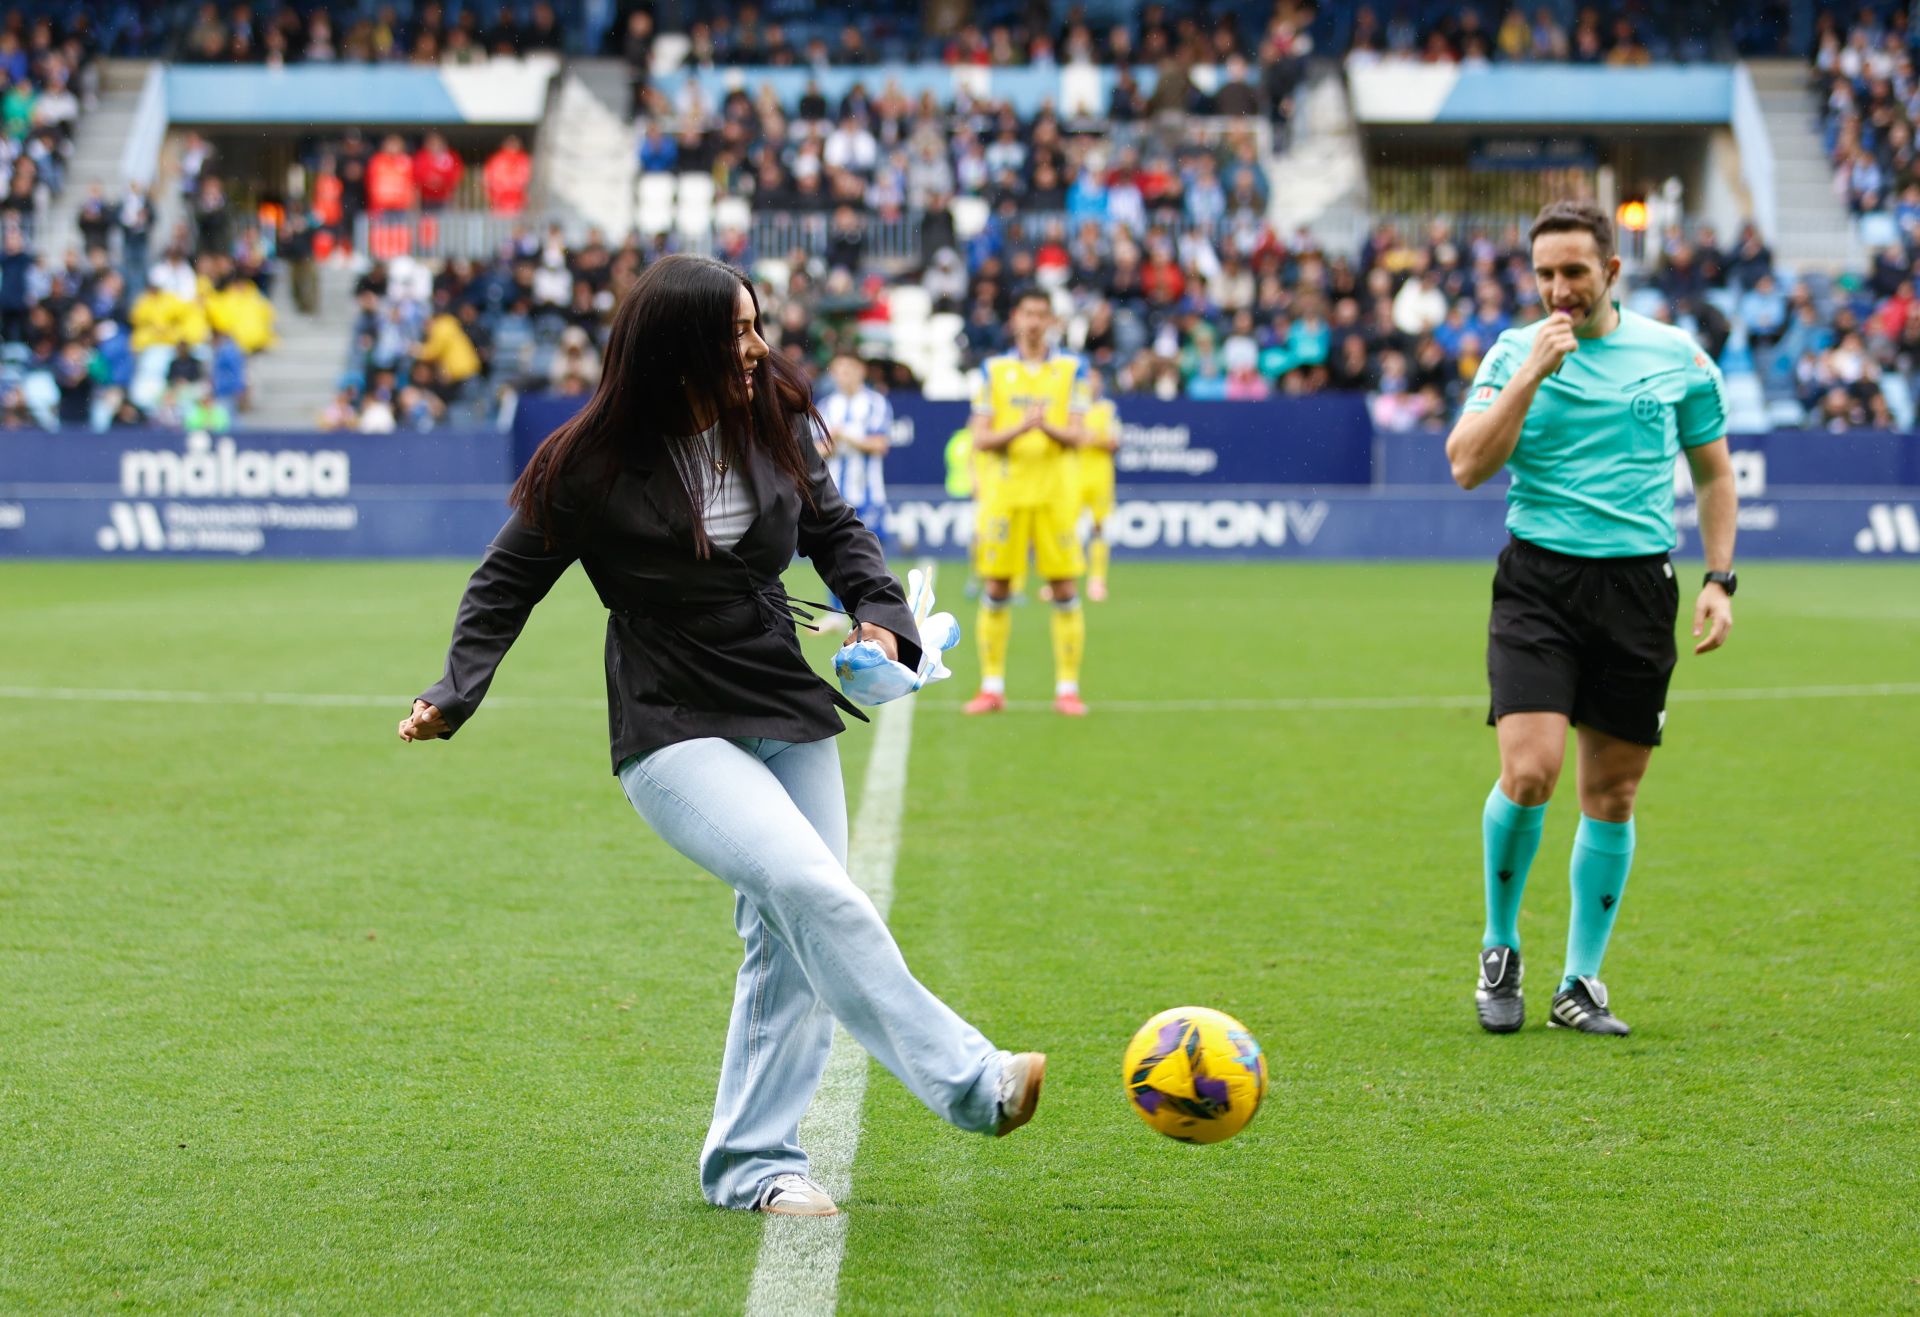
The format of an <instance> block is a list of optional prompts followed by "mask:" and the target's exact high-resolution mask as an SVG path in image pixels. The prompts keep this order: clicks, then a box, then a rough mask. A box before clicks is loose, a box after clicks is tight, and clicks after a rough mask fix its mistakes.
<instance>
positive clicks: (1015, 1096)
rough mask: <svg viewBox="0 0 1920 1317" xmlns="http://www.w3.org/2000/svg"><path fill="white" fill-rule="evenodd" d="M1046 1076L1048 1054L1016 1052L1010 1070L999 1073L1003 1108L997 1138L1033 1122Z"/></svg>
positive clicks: (995, 1131)
mask: <svg viewBox="0 0 1920 1317" xmlns="http://www.w3.org/2000/svg"><path fill="white" fill-rule="evenodd" d="M1046 1077H1047V1054H1046V1053H1045V1052H1017V1053H1015V1054H1014V1055H1013V1056H1011V1057H1009V1058H1008V1059H1007V1068H1006V1069H1004V1070H1002V1071H1001V1072H1000V1084H999V1086H998V1088H996V1089H995V1090H994V1098H995V1100H996V1101H997V1103H998V1105H999V1109H1000V1123H999V1124H998V1125H995V1126H994V1128H993V1136H994V1137H995V1138H996V1139H997V1138H999V1137H1001V1136H1002V1135H1005V1134H1011V1133H1013V1132H1014V1131H1015V1130H1017V1129H1019V1128H1020V1127H1021V1126H1022V1125H1024V1124H1026V1123H1027V1122H1028V1121H1030V1120H1032V1119H1033V1110H1034V1108H1035V1107H1037V1106H1039V1105H1040V1084H1041V1081H1043V1080H1044V1079H1046Z"/></svg>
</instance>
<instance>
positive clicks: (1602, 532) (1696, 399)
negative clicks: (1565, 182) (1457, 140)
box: [1447, 201, 1735, 1034]
mask: <svg viewBox="0 0 1920 1317" xmlns="http://www.w3.org/2000/svg"><path fill="white" fill-rule="evenodd" d="M1528 238H1529V240H1530V241H1531V243H1532V246H1533V269H1534V277H1535V278H1536V279H1537V280H1538V281H1539V287H1540V300H1541V302H1542V303H1543V304H1544V305H1545V306H1546V308H1547V309H1548V312H1549V314H1548V316H1547V318H1546V319H1544V320H1540V321H1537V322H1535V323H1534V324H1531V325H1528V326H1526V327H1524V328H1519V329H1510V330H1508V331H1507V332H1505V333H1504V334H1502V335H1500V337H1499V338H1498V339H1497V340H1496V341H1495V342H1494V345H1493V347H1492V349H1491V350H1490V351H1489V352H1488V353H1487V355H1486V358H1485V359H1484V360H1483V361H1482V362H1481V363H1480V370H1479V373H1478V374H1477V375H1475V377H1474V380H1473V385H1472V388H1471V390H1470V391H1469V393H1468V396H1467V403H1466V406H1465V408H1464V409H1463V412H1462V415H1461V417H1460V422H1459V424H1458V425H1456V426H1454V429H1453V433H1452V434H1451V435H1449V436H1448V437H1447V460H1448V461H1449V462H1450V463H1451V464H1452V467H1453V478H1454V479H1455V480H1456V481H1458V482H1459V483H1460V485H1461V486H1462V487H1463V488H1466V489H1472V488H1474V487H1475V486H1477V485H1479V484H1481V483H1483V482H1484V481H1486V480H1488V479H1490V478H1491V477H1492V476H1493V475H1494V474H1495V473H1496V472H1498V471H1499V470H1500V469H1501V468H1503V467H1504V468H1506V469H1507V470H1508V471H1509V472H1510V473H1511V475H1512V477H1513V483H1512V485H1511V487H1510V488H1509V490H1508V493H1507V529H1508V531H1509V532H1511V534H1512V539H1511V541H1510V542H1509V543H1508V545H1507V547H1506V548H1505V549H1503V550H1502V551H1501V553H1500V561H1499V566H1498V568H1497V569H1496V570H1495V572H1494V578H1493V617H1492V621H1491V623H1490V624H1489V626H1488V629H1487V678H1488V682H1489V684H1490V685H1491V686H1492V688H1493V704H1492V709H1491V711H1490V712H1489V714H1488V716H1487V721H1488V722H1489V723H1491V724H1493V726H1494V727H1495V728H1496V729H1497V732H1498V736H1499V742H1500V781H1499V782H1498V783H1497V784H1496V785H1495V786H1494V788H1493V792H1492V794H1491V795H1489V796H1488V797H1487V804H1486V809H1485V811H1484V814H1483V816H1482V821H1481V829H1482V836H1483V838H1484V841H1485V847H1486V850H1485V862H1486V873H1485V879H1486V898H1487V926H1486V932H1485V934H1484V935H1483V937H1482V938H1481V947H1482V950H1481V952H1480V980H1479V985H1478V988H1477V990H1476V991H1475V993H1474V1000H1475V1003H1476V1005H1477V1006H1478V1009H1479V1015H1480V1026H1481V1027H1482V1028H1483V1029H1486V1030H1488V1031H1489V1032H1492V1033H1511V1032H1513V1031H1514V1030H1516V1029H1518V1028H1520V1026H1521V1024H1522V1023H1523V1022H1524V1020H1525V1016H1526V1008H1525V1003H1524V1001H1523V1000H1522V998H1521V995H1520V934H1519V930H1518V917H1519V913H1520V896H1521V893H1522V892H1523V891H1524V890H1525V888H1526V883H1527V870H1528V867H1529V866H1530V865H1531V864H1532V862H1533V856H1534V852H1535V851H1536V850H1537V849H1539V845H1540V830H1541V825H1542V823H1543V822H1544V819H1545V815H1546V812H1547V802H1548V801H1549V800H1550V799H1551V798H1552V797H1553V788H1554V786H1555V784H1556V783H1557V782H1558V780H1559V777H1560V765H1561V762H1562V760H1563V759H1564V758H1565V757H1566V744H1567V728H1568V726H1569V725H1572V726H1574V727H1576V728H1577V729H1578V745H1579V775H1578V788H1579V793H1580V826H1579V829H1578V831H1577V832H1575V834H1574V841H1573V862H1572V881H1573V913H1572V916H1571V919H1570V921H1569V923H1568V927H1567V960H1566V968H1565V970H1564V972H1563V974H1562V976H1561V978H1560V982H1559V987H1558V990H1557V991H1556V993H1555V995H1554V998H1553V1007H1552V1013H1551V1014H1550V1016H1549V1017H1548V1020H1547V1023H1548V1026H1549V1027H1560V1028H1567V1029H1577V1030H1579V1031H1581V1032H1582V1033H1593V1034H1625V1033H1626V1032H1627V1031H1628V1030H1627V1026H1626V1024H1625V1023H1624V1022H1623V1021H1622V1020H1620V1019H1619V1017H1617V1016H1615V1015H1614V1014H1613V1012H1612V1011H1611V1010H1609V1009H1608V1006H1607V989H1606V986H1605V985H1604V984H1602V983H1601V982H1600V961H1601V958H1602V957H1603V956H1604V955H1605V954H1606V949H1607V938H1608V936H1609V935H1610V934H1611V933H1612V932H1613V921H1614V919H1615V918H1616V917H1617V916H1618V915H1619V913H1620V897H1621V894H1622V892H1623V890H1624V889H1625V887H1626V883H1627V871H1628V869H1629V868H1630V867H1631V866H1632V864H1633V849H1634V832H1633V801H1634V796H1635V794H1636V793H1637V792H1638V790H1639V788H1640V779H1641V778H1643V777H1645V776H1646V772H1647V764H1648V761H1649V760H1650V759H1651V758H1652V756H1653V747H1654V746H1656V745H1658V744H1660V733H1661V730H1662V729H1663V727H1664V726H1665V723H1666V717H1667V715H1666V704H1667V681H1668V678H1669V677H1670V676H1671V675H1672V673H1673V665H1674V658H1675V647H1674V622H1675V619H1676V617H1677V614H1678V612H1679V604H1680V590H1679V584H1678V583H1677V582H1676V581H1675V580H1674V574H1673V563H1672V561H1671V559H1670V558H1669V557H1668V553H1669V551H1670V550H1671V549H1672V548H1673V546H1674V526H1673V486H1674V478H1673V477H1674V471H1673V464H1674V459H1675V458H1676V457H1677V456H1679V455H1680V454H1681V453H1682V452H1684V453H1685V454H1686V457H1687V464H1688V465H1689V466H1690V467H1691V468H1692V469H1693V481H1694V488H1695V490H1696V491H1697V495H1698V499H1699V508H1700V539H1701V543H1702V545H1703V547H1704V549H1705V553H1706V560H1707V568H1708V571H1707V574H1706V580H1705V582H1704V583H1703V584H1702V587H1701V590H1700V596H1699V598H1698V599H1697V600H1696V601H1695V603H1694V608H1693V634H1694V635H1695V636H1696V637H1699V638H1700V639H1699V643H1698V644H1696V645H1695V646H1694V650H1693V652H1694V653H1696V654H1705V653H1707V652H1708V651H1709V650H1714V649H1718V648H1719V647H1720V646H1721V645H1722V644H1724V643H1726V639H1727V632H1728V631H1729V629H1730V628H1731V627H1732V626H1733V602H1732V601H1733V592H1734V586H1735V580H1734V574H1733V534H1734V511H1735V508H1734V491H1733V470H1732V466H1731V464H1730V463H1729V462H1728V460H1727V441H1726V424H1727V406H1726V397H1725V392H1724V388H1723V385H1722V383H1721V379H1720V372H1719V370H1718V369H1717V368H1716V367H1715V366H1714V364H1713V362H1712V360H1710V359H1709V358H1708V356H1707V354H1706V353H1705V352H1703V351H1701V350H1700V347H1699V346H1698V345H1697V344H1696V343H1695V342H1694V341H1693V340H1692V339H1691V338H1689V337H1688V336H1687V335H1686V334H1685V333H1684V332H1682V331H1681V330H1679V329H1675V328H1674V327H1672V326H1670V325H1663V324H1661V323H1659V322H1658V321H1655V320H1649V319H1648V318H1647V317H1645V316H1641V315H1636V314H1634V313H1633V312H1631V311H1626V310H1623V309H1621V307H1620V304H1619V303H1618V302H1617V301H1615V300H1614V296H1613V294H1614V285H1615V282H1616V281H1617V280H1618V279H1619V277H1620V258H1619V257H1618V256H1616V255H1615V254H1614V243H1613V225H1612V224H1611V223H1610V222H1609V221H1608V219H1607V217H1606V215H1605V214H1604V213H1603V212H1602V211H1601V210H1600V209H1599V208H1598V207H1596V206H1594V205H1592V204H1591V203H1588V202H1573V201H1557V202H1553V203H1551V204H1550V205H1548V206H1546V207H1545V208H1544V209H1542V210H1541V212H1540V214H1539V215H1538V216H1537V217H1536V218H1535V219H1534V222H1533V227H1532V228H1531V229H1530V230H1529V232H1528Z"/></svg>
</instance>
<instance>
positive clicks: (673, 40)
mask: <svg viewBox="0 0 1920 1317" xmlns="http://www.w3.org/2000/svg"><path fill="white" fill-rule="evenodd" d="M692 49H693V41H692V40H691V39H690V38H689V37H688V36H687V34H686V33H684V32H661V33H657V34H656V35H655V36H654V38H653V50H652V52H651V53H650V55H649V56H648V59H647V67H648V69H649V70H651V72H652V73H653V76H654V77H656V78H658V77H664V76H665V75H667V74H669V73H674V72H677V71H678V70H679V68H680V66H681V65H682V64H684V63H686V61H687V52H688V51H689V50H692Z"/></svg>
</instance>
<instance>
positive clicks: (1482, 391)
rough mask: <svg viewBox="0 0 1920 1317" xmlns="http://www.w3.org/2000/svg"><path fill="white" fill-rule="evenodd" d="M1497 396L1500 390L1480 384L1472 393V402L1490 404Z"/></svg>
mask: <svg viewBox="0 0 1920 1317" xmlns="http://www.w3.org/2000/svg"><path fill="white" fill-rule="evenodd" d="M1499 395H1500V390H1498V389H1496V388H1494V387H1493V386H1492V385H1491V384H1482V385H1481V386H1480V387H1479V388H1477V389H1475V390H1474V391H1473V400H1474V401H1475V402H1492V401H1493V400H1494V399H1495V398H1497V397H1498V396H1499Z"/></svg>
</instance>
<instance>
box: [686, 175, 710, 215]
mask: <svg viewBox="0 0 1920 1317" xmlns="http://www.w3.org/2000/svg"><path fill="white" fill-rule="evenodd" d="M679 195H680V205H681V207H682V208H683V209H684V208H685V207H686V205H687V204H688V203H689V202H692V203H693V204H694V205H695V206H698V207H699V208H700V209H701V210H704V211H709V212H711V211H712V210H713V175H712V174H692V173H688V174H682V175H680V188H679Z"/></svg>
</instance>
